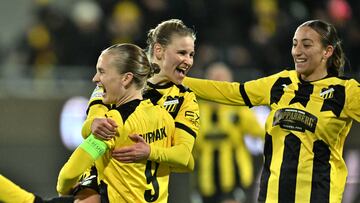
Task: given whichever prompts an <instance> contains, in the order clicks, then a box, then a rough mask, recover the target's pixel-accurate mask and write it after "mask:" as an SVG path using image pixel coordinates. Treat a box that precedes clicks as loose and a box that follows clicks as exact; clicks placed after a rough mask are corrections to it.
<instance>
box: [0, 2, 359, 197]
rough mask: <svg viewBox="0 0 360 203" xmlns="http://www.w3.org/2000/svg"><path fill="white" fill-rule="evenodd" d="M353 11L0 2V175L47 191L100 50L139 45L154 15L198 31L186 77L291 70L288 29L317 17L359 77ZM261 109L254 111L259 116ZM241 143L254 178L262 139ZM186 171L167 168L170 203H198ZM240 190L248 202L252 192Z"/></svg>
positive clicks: (344, 7)
mask: <svg viewBox="0 0 360 203" xmlns="http://www.w3.org/2000/svg"><path fill="white" fill-rule="evenodd" d="M359 11H360V1H357V0H316V1H313V0H303V1H300V0H221V1H219V0H11V1H9V0H8V1H1V3H0V15H1V18H0V25H1V32H0V109H1V110H0V129H1V135H0V173H1V174H3V175H5V176H7V177H9V178H10V179H11V180H13V181H14V182H16V183H18V184H19V185H21V186H22V187H24V188H25V189H28V190H29V191H32V192H35V193H37V194H39V195H41V196H43V197H51V196H55V195H56V191H55V184H56V178H57V174H58V172H59V170H60V168H61V167H62V165H63V164H64V162H65V161H66V160H67V158H68V156H69V155H70V153H71V152H72V150H73V149H74V147H75V146H77V144H78V143H79V142H80V141H81V136H80V129H81V124H82V121H83V120H84V118H85V116H86V115H85V110H86V105H87V99H88V98H89V96H90V94H91V92H92V90H93V88H94V87H95V86H94V84H92V83H91V78H92V76H93V74H94V73H95V65H96V61H97V57H98V55H99V54H100V51H101V50H103V49H104V48H106V47H108V46H109V45H111V44H114V43H123V42H130V43H135V44H137V45H139V46H141V47H144V48H145V46H146V34H147V31H148V30H149V29H150V28H153V27H155V26H156V25H157V24H158V23H160V22H161V21H163V20H167V19H169V18H179V19H182V20H183V21H184V22H185V24H186V25H188V26H190V27H193V28H194V29H195V30H196V32H197V40H196V48H195V50H196V54H195V59H194V66H193V68H192V70H191V72H190V75H192V76H196V77H204V73H205V71H206V68H207V66H209V65H210V64H212V63H214V62H218V61H221V62H223V63H225V64H226V65H228V66H229V67H230V68H231V71H232V72H233V77H234V80H235V81H239V82H244V81H247V80H250V79H255V78H258V77H260V76H266V75H269V74H272V73H275V72H278V71H280V70H283V69H285V68H292V67H293V60H292V57H291V54H290V50H291V45H292V37H293V33H294V31H295V29H296V27H297V26H299V25H300V24H301V23H302V22H304V21H306V20H310V19H315V18H319V19H323V20H326V21H329V22H331V23H333V24H334V25H335V26H336V28H337V29H338V31H339V34H340V36H341V38H342V39H343V45H344V50H345V53H346V56H347V63H346V68H345V71H346V75H347V76H350V77H354V78H356V79H359V78H360V57H359V53H360V26H359V23H360V16H359V15H360V13H357V12H359ZM354 96H359V95H354ZM264 113H265V114H266V112H263V111H257V115H258V117H259V118H260V117H261V115H263V114H264ZM260 121H261V119H260ZM359 134H360V127H359V124H357V123H354V127H353V129H352V130H351V132H350V134H349V136H348V139H347V142H346V146H345V151H344V157H345V158H346V161H347V164H348V169H349V177H348V180H347V188H346V191H345V197H344V201H343V202H345V203H355V202H359V201H360V200H359V199H358V200H356V198H359V197H357V196H358V194H359V193H360V191H359V190H360V189H359V188H360V185H359V179H360V174H359V171H360V155H359V154H360V153H359V146H360V137H359ZM247 143H248V145H247V146H248V147H249V149H251V148H252V149H251V150H250V152H252V156H253V158H254V159H253V163H254V174H255V175H258V173H259V171H260V170H261V161H262V157H261V143H260V147H259V142H257V141H254V140H252V141H248V142H247ZM253 149H255V150H253ZM195 176H196V173H193V174H181V175H179V174H176V175H173V176H172V179H171V184H170V199H169V202H175V203H176V202H179V203H180V202H200V200H199V198H197V193H196V191H197V185H196V181H195V179H196V177H195ZM257 186H258V180H257V179H255V181H254V183H253V184H252V187H253V188H256V187H257ZM0 187H1V186H0ZM247 196H248V201H247V202H250V203H251V202H255V196H256V189H254V190H249V192H248V194H247Z"/></svg>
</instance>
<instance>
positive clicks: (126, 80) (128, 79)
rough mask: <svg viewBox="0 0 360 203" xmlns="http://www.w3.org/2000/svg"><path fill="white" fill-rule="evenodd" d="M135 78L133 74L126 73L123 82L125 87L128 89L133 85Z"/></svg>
mask: <svg viewBox="0 0 360 203" xmlns="http://www.w3.org/2000/svg"><path fill="white" fill-rule="evenodd" d="M133 78H134V74H133V73H131V72H127V73H124V75H123V78H122V80H121V81H122V83H123V85H124V87H128V86H129V85H130V84H131V82H132V80H133Z"/></svg>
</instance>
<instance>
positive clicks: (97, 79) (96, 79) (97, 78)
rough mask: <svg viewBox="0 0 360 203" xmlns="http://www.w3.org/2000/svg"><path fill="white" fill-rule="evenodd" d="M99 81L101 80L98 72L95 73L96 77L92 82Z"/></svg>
mask: <svg viewBox="0 0 360 203" xmlns="http://www.w3.org/2000/svg"><path fill="white" fill-rule="evenodd" d="M99 81H100V79H99V76H98V74H97V73H95V75H94V77H93V78H92V82H94V83H97V82H99Z"/></svg>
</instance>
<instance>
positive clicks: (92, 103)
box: [81, 86, 110, 139]
mask: <svg viewBox="0 0 360 203" xmlns="http://www.w3.org/2000/svg"><path fill="white" fill-rule="evenodd" d="M103 92H104V90H103V89H102V88H100V87H99V86H97V87H96V88H95V89H94V91H93V93H92V94H91V97H90V100H89V102H88V108H87V112H86V113H87V116H86V120H85V121H84V123H83V126H82V129H81V135H82V137H83V138H84V139H85V138H87V137H88V136H89V135H90V133H91V124H92V122H93V120H94V118H104V117H105V113H106V112H107V111H108V110H109V108H110V106H109V105H105V104H104V103H103V102H102V100H103V97H102V95H103Z"/></svg>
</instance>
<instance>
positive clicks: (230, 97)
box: [183, 71, 290, 107]
mask: <svg viewBox="0 0 360 203" xmlns="http://www.w3.org/2000/svg"><path fill="white" fill-rule="evenodd" d="M288 74H289V72H288V71H282V72H280V73H277V74H274V75H271V76H268V77H263V78H260V79H257V80H251V81H248V82H245V83H243V84H240V83H238V82H226V81H214V80H206V79H197V78H190V77H186V78H185V79H184V80H183V84H184V85H186V86H188V87H189V88H190V89H191V90H192V91H193V92H195V94H196V95H197V96H199V97H200V98H202V99H205V100H209V101H213V102H218V103H221V104H227V105H235V106H244V105H246V106H248V107H253V106H259V105H269V104H270V97H271V88H272V87H273V85H274V83H275V82H276V81H278V79H279V77H280V76H282V75H283V76H284V77H286V76H288ZM289 80H290V79H289ZM284 85H286V84H284Z"/></svg>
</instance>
